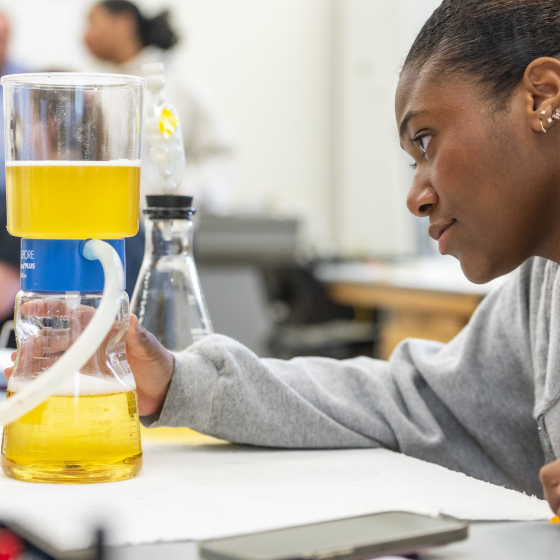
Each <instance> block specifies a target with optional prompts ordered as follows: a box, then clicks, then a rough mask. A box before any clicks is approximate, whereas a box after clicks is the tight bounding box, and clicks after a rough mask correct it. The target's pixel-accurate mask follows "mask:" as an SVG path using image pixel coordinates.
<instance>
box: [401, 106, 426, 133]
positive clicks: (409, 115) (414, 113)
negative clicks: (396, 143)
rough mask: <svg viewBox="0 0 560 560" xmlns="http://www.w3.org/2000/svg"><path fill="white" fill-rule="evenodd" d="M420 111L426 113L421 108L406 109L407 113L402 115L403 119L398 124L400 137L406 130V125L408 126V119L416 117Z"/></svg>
mask: <svg viewBox="0 0 560 560" xmlns="http://www.w3.org/2000/svg"><path fill="white" fill-rule="evenodd" d="M422 113H426V110H424V109H421V110H418V111H408V113H407V114H406V115H405V116H404V119H403V120H402V121H401V124H400V126H399V136H400V137H401V138H402V137H403V136H404V134H405V132H406V127H407V126H408V122H409V121H410V119H413V118H414V117H417V116H418V115H421V114H422Z"/></svg>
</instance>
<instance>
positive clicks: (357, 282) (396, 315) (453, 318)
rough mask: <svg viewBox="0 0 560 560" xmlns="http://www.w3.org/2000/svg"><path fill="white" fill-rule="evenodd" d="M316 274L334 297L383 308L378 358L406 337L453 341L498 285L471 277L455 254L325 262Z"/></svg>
mask: <svg viewBox="0 0 560 560" xmlns="http://www.w3.org/2000/svg"><path fill="white" fill-rule="evenodd" d="M317 277H318V278H319V279H320V280H322V281H323V282H325V283H326V284H327V287H328V291H329V294H330V296H331V297H332V298H333V300H334V301H336V302H337V303H340V304H344V305H350V306H352V307H354V308H356V309H375V310H380V311H384V312H385V313H384V315H383V319H382V321H381V330H380V350H379V357H380V358H382V359H387V358H388V357H389V356H390V355H391V353H392V351H393V350H394V348H395V346H397V344H398V343H399V342H401V341H402V340H404V339H405V338H424V339H428V340H437V341H439V342H449V341H450V340H451V339H452V338H453V337H454V336H455V335H457V334H458V333H459V331H461V329H462V328H463V327H464V326H465V325H466V324H467V323H468V321H469V319H470V317H471V316H472V314H473V313H474V311H475V309H476V308H477V307H478V305H479V303H480V302H481V301H482V299H483V297H484V296H485V295H486V294H487V293H488V292H489V291H491V290H493V289H494V288H495V287H497V286H498V285H499V284H501V283H503V281H504V278H499V279H497V280H494V281H493V282H490V283H489V284H484V285H478V284H473V283H472V282H469V281H468V280H467V279H466V278H465V276H464V275H463V273H462V271H461V268H460V266H459V263H458V262H457V261H456V260H455V259H452V258H451V257H449V258H448V257H430V258H424V259H414V260H407V261H402V262H399V263H397V264H393V263H367V262H349V263H337V264H325V265H321V266H320V267H319V268H318V270H317Z"/></svg>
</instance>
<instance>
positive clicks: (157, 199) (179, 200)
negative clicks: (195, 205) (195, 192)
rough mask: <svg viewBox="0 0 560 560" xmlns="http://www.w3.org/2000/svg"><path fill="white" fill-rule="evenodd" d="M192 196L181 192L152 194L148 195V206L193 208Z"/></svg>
mask: <svg viewBox="0 0 560 560" xmlns="http://www.w3.org/2000/svg"><path fill="white" fill-rule="evenodd" d="M192 201H193V197H192V196H184V195H180V194H151V195H147V196H146V202H147V204H148V208H191V207H192Z"/></svg>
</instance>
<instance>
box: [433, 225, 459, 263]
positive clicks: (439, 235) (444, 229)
mask: <svg viewBox="0 0 560 560" xmlns="http://www.w3.org/2000/svg"><path fill="white" fill-rule="evenodd" d="M454 223H455V220H452V221H450V222H447V223H444V224H442V223H439V224H438V223H435V224H433V225H431V226H430V227H429V229H428V233H429V235H430V237H431V238H432V239H435V240H436V241H437V242H438V246H439V252H440V253H441V254H442V255H443V252H444V249H445V245H446V243H447V238H448V237H449V229H450V228H451V226H452V225H453V224H454Z"/></svg>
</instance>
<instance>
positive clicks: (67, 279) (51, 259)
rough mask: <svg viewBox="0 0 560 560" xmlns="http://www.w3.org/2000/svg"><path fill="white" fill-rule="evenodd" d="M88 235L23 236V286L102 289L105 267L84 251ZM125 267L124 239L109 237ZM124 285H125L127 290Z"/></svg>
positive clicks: (32, 288)
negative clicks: (62, 236) (91, 259)
mask: <svg viewBox="0 0 560 560" xmlns="http://www.w3.org/2000/svg"><path fill="white" fill-rule="evenodd" d="M86 241H88V240H87V239H85V240H82V239H22V240H21V266H20V271H21V289H22V290H26V291H32V292H101V291H103V282H104V277H103V268H102V267H101V263H100V262H99V261H97V260H95V261H90V260H88V259H86V258H85V257H84V256H83V255H82V248H83V245H84V244H85V243H86ZM106 241H107V243H109V244H110V245H111V246H112V247H113V248H114V249H115V250H116V251H117V253H118V254H119V257H120V258H121V261H122V263H123V267H125V258H124V239H108V240H106ZM124 288H125V286H123V290H124Z"/></svg>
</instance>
